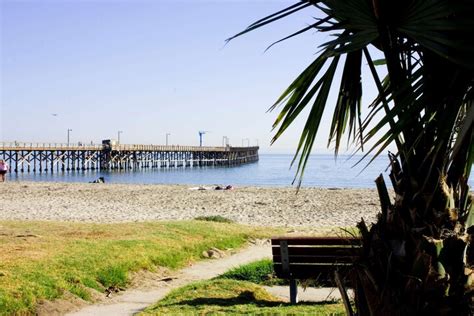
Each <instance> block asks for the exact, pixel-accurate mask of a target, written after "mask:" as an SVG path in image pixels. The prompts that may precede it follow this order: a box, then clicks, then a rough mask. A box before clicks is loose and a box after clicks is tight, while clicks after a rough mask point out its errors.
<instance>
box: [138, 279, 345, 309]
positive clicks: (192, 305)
mask: <svg viewBox="0 0 474 316" xmlns="http://www.w3.org/2000/svg"><path fill="white" fill-rule="evenodd" d="M227 314H250V315H345V314H344V307H343V305H342V304H340V303H334V302H321V303H299V304H297V305H290V304H288V303H283V302H281V301H280V300H279V299H278V298H275V297H274V296H272V295H270V294H269V293H268V292H266V291H265V290H264V289H263V288H262V287H260V286H259V285H256V284H253V283H250V282H246V281H235V280H228V279H214V280H208V281H202V282H196V283H192V284H189V285H187V286H184V287H182V288H179V289H176V290H174V291H172V292H171V293H170V294H168V295H167V296H166V297H165V298H164V299H163V300H161V301H159V302H158V303H156V304H155V305H153V306H150V307H148V308H147V309H146V310H145V311H144V312H142V313H141V314H139V315H140V316H145V315H227Z"/></svg>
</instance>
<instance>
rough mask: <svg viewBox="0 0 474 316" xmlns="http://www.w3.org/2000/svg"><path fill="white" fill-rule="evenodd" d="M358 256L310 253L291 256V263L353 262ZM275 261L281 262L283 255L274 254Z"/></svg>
mask: <svg viewBox="0 0 474 316" xmlns="http://www.w3.org/2000/svg"><path fill="white" fill-rule="evenodd" d="M357 258H358V256H356V255H354V256H337V255H328V256H309V255H300V256H295V255H293V256H291V255H290V256H289V262H290V264H295V263H335V262H342V263H353V262H354V261H355V260H356V259H357ZM273 262H277V263H281V256H280V255H274V256H273Z"/></svg>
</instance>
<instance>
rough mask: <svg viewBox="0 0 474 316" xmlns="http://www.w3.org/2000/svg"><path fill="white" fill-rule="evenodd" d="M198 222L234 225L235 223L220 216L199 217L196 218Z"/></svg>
mask: <svg viewBox="0 0 474 316" xmlns="http://www.w3.org/2000/svg"><path fill="white" fill-rule="evenodd" d="M194 219H195V220H197V221H207V222H218V223H233V222H234V221H233V220H231V219H228V218H226V217H224V216H220V215H212V216H198V217H196V218H194Z"/></svg>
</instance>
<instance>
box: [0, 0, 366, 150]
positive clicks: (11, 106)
mask: <svg viewBox="0 0 474 316" xmlns="http://www.w3.org/2000/svg"><path fill="white" fill-rule="evenodd" d="M0 2H1V7H0V10H1V15H0V19H1V56H0V57H1V69H0V70H1V72H0V74H1V78H0V82H1V104H0V105H1V108H0V141H14V140H17V141H33V142H65V141H66V135H67V129H68V128H70V129H72V132H71V141H73V142H77V141H83V142H90V141H91V140H93V141H95V142H97V141H100V140H101V139H106V138H116V137H117V131H118V130H121V131H123V133H122V135H121V140H122V143H139V144H150V143H153V144H163V143H164V142H165V134H166V133H171V135H170V138H169V140H170V143H173V144H181V145H198V143H199V137H198V131H199V130H208V131H210V133H208V134H206V135H205V136H204V144H205V145H220V144H221V143H222V136H224V135H225V136H228V137H229V138H230V142H231V144H232V145H237V146H238V145H241V143H242V139H243V138H249V139H250V143H251V144H255V143H256V139H258V140H259V143H260V146H261V147H262V151H263V152H268V151H269V148H268V146H269V142H270V139H271V136H272V132H271V125H272V122H273V120H274V118H275V117H276V114H277V113H276V112H273V113H266V110H267V109H268V107H269V106H270V105H271V104H272V103H273V102H274V101H275V99H276V98H277V97H278V96H279V95H280V93H281V92H282V91H283V90H284V89H285V88H286V87H287V86H288V85H289V83H290V82H291V81H292V80H293V79H294V78H295V77H296V75H297V74H299V72H301V71H302V70H303V69H304V68H305V67H306V66H307V65H308V64H309V63H310V62H311V61H312V60H313V58H314V57H315V53H316V52H317V51H318V48H317V46H318V45H319V44H321V43H322V42H323V41H324V40H327V39H328V38H327V37H324V36H323V35H315V34H314V33H313V32H308V33H307V34H305V35H303V36H300V37H299V38H297V39H292V40H290V41H287V42H285V43H283V44H280V45H277V46H274V47H273V48H272V49H270V50H269V51H267V52H266V53H264V50H265V48H266V47H267V46H268V45H269V44H271V43H272V42H273V41H276V40H278V39H280V38H282V37H283V36H285V35H288V34H290V33H291V32H293V31H296V30H298V29H300V28H302V27H304V26H306V25H307V24H308V23H311V21H312V20H313V16H315V15H316V14H317V13H316V12H315V11H314V10H311V9H310V10H307V11H304V12H302V13H301V14H298V15H297V16H294V17H292V18H290V19H287V20H285V21H283V22H280V23H276V24H274V25H270V26H268V27H267V28H265V29H263V30H261V31H256V32H254V33H251V34H249V35H247V36H244V37H241V38H238V39H236V40H234V41H232V42H231V43H230V44H228V45H227V46H225V47H224V44H225V39H226V38H228V37H229V36H231V35H233V34H235V33H237V32H239V31H241V30H243V29H244V28H245V27H246V26H247V25H249V24H250V23H251V22H253V21H255V20H257V19H258V18H261V17H263V16H265V15H268V14H270V13H273V12H274V11H276V10H279V9H281V8H283V7H285V6H287V5H288V4H291V3H293V2H294V1H191V0H190V1H159V0H154V1H151V0H150V1H113V0H109V1H106V0H102V1H101V0H98V1H66V0H64V1H11V0H0ZM369 91H370V89H369ZM371 97H372V96H367V97H366V98H365V99H366V100H370V98H371ZM52 113H57V114H58V115H57V116H53V115H52ZM329 120H330V118H329V117H327V118H326V120H325V122H324V126H328V125H329V123H330V122H329ZM302 126H303V120H300V121H299V122H296V124H295V126H294V127H293V128H291V130H289V131H288V132H287V134H286V135H285V136H284V137H283V138H282V139H281V140H280V141H279V142H277V143H276V144H275V145H273V146H272V149H271V152H294V150H295V148H296V144H297V141H298V138H299V134H300V132H301V129H302ZM326 138H327V133H323V134H322V135H321V137H320V138H319V141H318V142H317V147H318V148H325V145H326Z"/></svg>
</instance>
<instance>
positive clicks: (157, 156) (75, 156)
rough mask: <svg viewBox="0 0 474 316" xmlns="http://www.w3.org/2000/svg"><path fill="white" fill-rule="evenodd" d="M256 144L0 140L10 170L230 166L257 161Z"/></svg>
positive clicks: (41, 170)
mask: <svg viewBox="0 0 474 316" xmlns="http://www.w3.org/2000/svg"><path fill="white" fill-rule="evenodd" d="M258 149H259V147H230V146H226V147H197V146H176V145H171V146H163V145H126V144H123V145H122V144H114V143H113V142H110V141H104V142H103V143H102V144H82V143H78V144H64V143H19V142H10V143H1V142H0V159H4V160H5V161H6V162H7V163H8V164H9V165H10V172H16V173H18V172H50V173H53V172H59V171H72V170H117V169H125V170H126V169H130V170H134V169H142V168H180V167H191V168H192V167H202V166H233V165H240V164H245V163H251V162H255V161H258Z"/></svg>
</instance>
